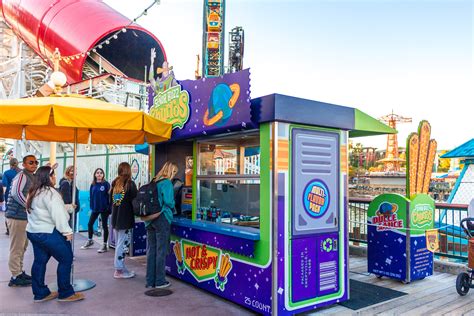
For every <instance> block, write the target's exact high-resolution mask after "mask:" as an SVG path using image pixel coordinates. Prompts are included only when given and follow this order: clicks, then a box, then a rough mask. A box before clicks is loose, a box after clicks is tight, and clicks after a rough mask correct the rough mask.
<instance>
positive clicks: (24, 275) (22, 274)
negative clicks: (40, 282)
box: [18, 271, 31, 280]
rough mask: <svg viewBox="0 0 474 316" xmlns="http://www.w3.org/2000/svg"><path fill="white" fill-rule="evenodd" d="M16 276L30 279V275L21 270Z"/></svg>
mask: <svg viewBox="0 0 474 316" xmlns="http://www.w3.org/2000/svg"><path fill="white" fill-rule="evenodd" d="M18 277H19V278H23V279H25V280H31V275H28V274H26V273H25V271H23V272H22V273H21V274H20V275H19V276H18Z"/></svg>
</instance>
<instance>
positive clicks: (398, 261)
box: [367, 194, 434, 282]
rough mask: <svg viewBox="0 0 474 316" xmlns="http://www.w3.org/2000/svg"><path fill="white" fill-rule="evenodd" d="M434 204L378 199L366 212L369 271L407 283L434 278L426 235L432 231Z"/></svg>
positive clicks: (418, 199) (387, 196)
mask: <svg viewBox="0 0 474 316" xmlns="http://www.w3.org/2000/svg"><path fill="white" fill-rule="evenodd" d="M433 210H434V201H433V199H431V198H430V197H429V196H427V195H426V194H418V195H416V196H414V197H413V198H412V199H411V200H409V199H407V198H405V197H404V196H401V195H398V194H383V195H379V196H378V197H376V198H375V199H374V200H373V201H372V202H371V203H370V206H369V209H368V211H367V220H368V229H367V241H368V246H367V259H368V271H369V272H370V273H374V274H376V275H380V276H387V277H390V278H393V279H398V280H402V281H406V282H411V281H414V280H418V279H423V278H425V277H427V276H430V275H432V274H433V253H431V252H430V251H429V250H428V249H427V243H426V236H425V231H426V230H428V229H432V228H433Z"/></svg>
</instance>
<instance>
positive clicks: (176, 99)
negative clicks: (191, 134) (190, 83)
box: [150, 85, 190, 129]
mask: <svg viewBox="0 0 474 316" xmlns="http://www.w3.org/2000/svg"><path fill="white" fill-rule="evenodd" d="M150 115H151V116H153V117H154V118H156V119H158V120H160V121H163V122H166V123H169V124H172V125H173V129H175V128H180V129H182V128H183V126H184V124H185V123H186V122H187V121H188V119H189V115H190V109H189V93H188V91H186V90H183V91H181V86H180V85H176V86H174V87H171V88H168V89H166V90H165V91H163V92H159V93H158V94H157V95H155V97H154V98H153V106H152V107H151V108H150Z"/></svg>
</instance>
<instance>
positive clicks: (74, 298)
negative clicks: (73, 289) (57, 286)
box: [58, 293, 85, 302]
mask: <svg viewBox="0 0 474 316" xmlns="http://www.w3.org/2000/svg"><path fill="white" fill-rule="evenodd" d="M84 298H85V297H84V294H82V293H74V294H73V295H71V296H69V297H66V298H58V302H77V301H81V300H83V299H84Z"/></svg>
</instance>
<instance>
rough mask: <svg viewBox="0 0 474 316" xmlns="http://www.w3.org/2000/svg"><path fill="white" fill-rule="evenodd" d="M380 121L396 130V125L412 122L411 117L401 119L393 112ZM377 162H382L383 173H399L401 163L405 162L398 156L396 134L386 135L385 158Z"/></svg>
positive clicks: (401, 117)
mask: <svg viewBox="0 0 474 316" xmlns="http://www.w3.org/2000/svg"><path fill="white" fill-rule="evenodd" d="M380 120H381V121H383V122H386V123H388V126H390V127H391V128H393V129H396V128H397V123H411V121H412V119H411V117H403V116H401V115H398V114H394V113H393V111H392V113H391V114H388V115H384V116H382V117H381V118H380ZM377 162H382V163H383V164H384V171H385V172H392V171H393V172H398V171H400V167H401V163H402V162H405V160H404V159H402V158H400V157H399V155H398V138H397V134H388V135H387V151H386V152H385V158H383V159H380V160H379V161H377Z"/></svg>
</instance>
